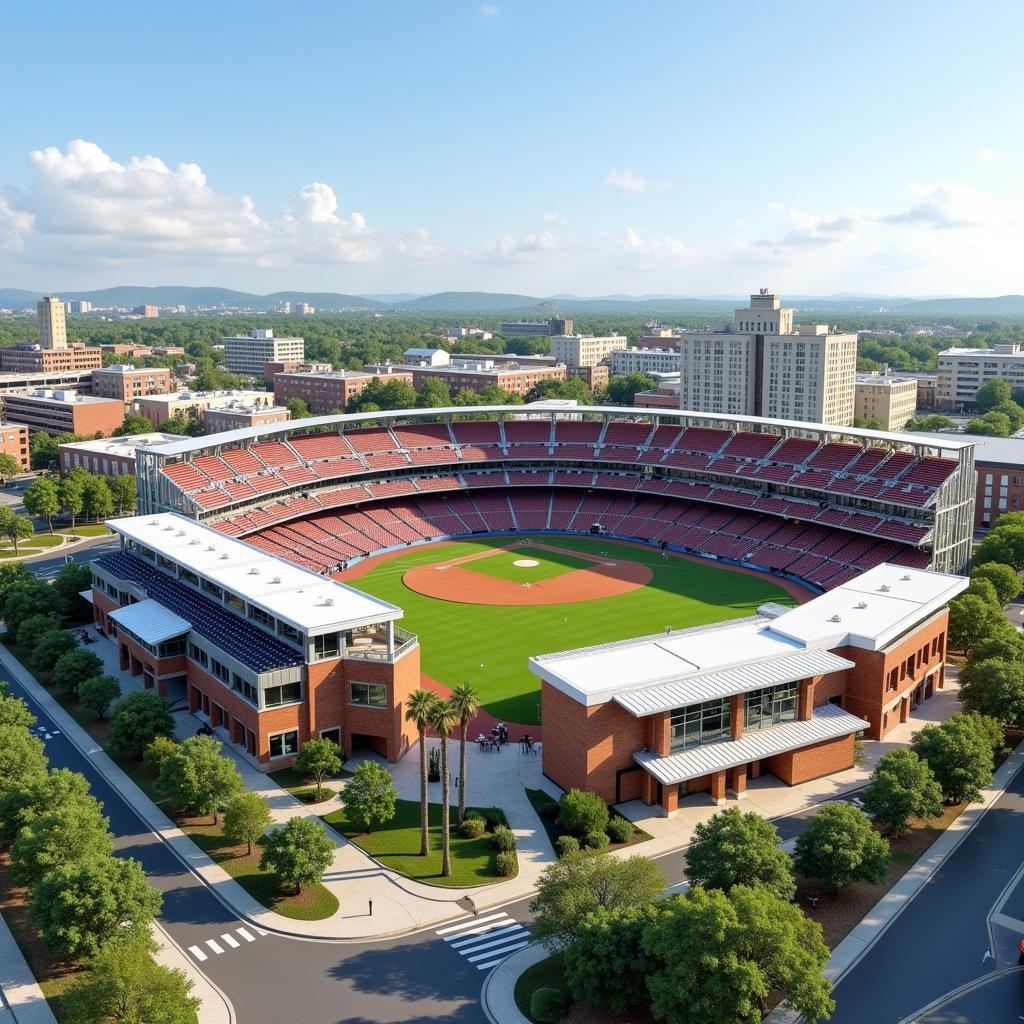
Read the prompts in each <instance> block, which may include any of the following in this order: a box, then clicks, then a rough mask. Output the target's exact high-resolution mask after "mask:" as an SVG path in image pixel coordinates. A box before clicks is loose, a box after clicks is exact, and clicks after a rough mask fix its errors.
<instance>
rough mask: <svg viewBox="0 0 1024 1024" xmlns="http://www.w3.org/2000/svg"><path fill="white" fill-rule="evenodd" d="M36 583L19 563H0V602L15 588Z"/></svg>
mask: <svg viewBox="0 0 1024 1024" xmlns="http://www.w3.org/2000/svg"><path fill="white" fill-rule="evenodd" d="M37 582H38V581H37V580H36V578H35V577H34V576H33V575H32V573H30V572H29V571H28V569H26V568H25V566H24V565H22V564H21V563H20V562H6V563H0V602H3V601H6V600H7V595H8V594H9V593H10V592H11V590H13V589H14V588H15V587H18V586H21V585H23V584H25V583H37Z"/></svg>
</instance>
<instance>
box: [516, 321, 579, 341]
mask: <svg viewBox="0 0 1024 1024" xmlns="http://www.w3.org/2000/svg"><path fill="white" fill-rule="evenodd" d="M572 326H573V325H572V321H571V320H569V319H568V318H567V317H564V316H553V317H552V318H551V319H550V320H542V321H536V320H515V321H509V322H507V323H503V324H502V325H501V333H502V334H503V335H504V336H505V337H506V338H529V337H538V336H539V337H542V338H543V337H545V336H547V337H554V336H555V335H556V334H572Z"/></svg>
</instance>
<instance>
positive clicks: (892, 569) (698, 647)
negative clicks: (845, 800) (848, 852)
mask: <svg viewBox="0 0 1024 1024" xmlns="http://www.w3.org/2000/svg"><path fill="white" fill-rule="evenodd" d="M967 583H968V581H967V579H966V578H965V577H963V576H954V575H945V574H942V573H933V572H928V571H926V570H923V569H912V568H908V567H907V566H903V565H891V564H888V563H883V564H881V565H878V566H876V567H875V568H873V569H870V570H868V571H867V572H865V573H862V574H861V575H859V576H857V577H855V578H853V579H852V580H850V581H849V582H847V583H844V584H842V585H841V586H838V587H836V588H835V589H833V590H831V591H829V592H827V593H825V594H822V595H821V596H819V597H816V598H814V599H813V600H811V601H809V602H807V603H806V604H804V605H800V606H798V607H796V608H785V607H783V606H781V605H765V606H762V607H761V608H760V609H759V610H758V614H757V615H756V616H753V617H751V618H748V619H741V620H733V621H731V622H726V623H722V624H718V625H712V626H698V627H695V628H693V629H685V630H681V631H678V632H672V631H668V632H666V633H662V634H658V635H655V636H649V637H643V638H639V639H636V640H623V641H618V642H615V643H608V644H600V645H597V646H591V647H584V648H581V649H578V650H572V651H564V652H562V653H559V654H550V655H543V656H539V657H534V658H531V659H530V670H531V671H532V672H533V673H534V674H536V675H537V676H539V677H540V679H541V707H542V713H543V719H544V731H545V735H546V736H550V735H554V736H557V737H558V741H557V742H556V743H547V742H546V743H545V744H544V774H545V775H547V776H548V778H550V779H551V780H552V781H553V782H555V783H556V784H557V785H559V786H561V787H563V788H565V789H569V788H571V787H578V788H580V789H587V790H591V791H592V792H595V793H597V794H598V795H599V796H600V797H601V798H602V799H603V800H607V801H608V802H609V803H619V802H620V801H623V800H636V799H641V800H643V801H644V803H646V804H651V805H658V806H660V807H661V809H662V813H664V814H666V815H672V814H674V813H675V812H676V810H677V809H678V805H679V801H680V799H682V798H685V797H687V796H690V795H691V794H693V793H699V792H707V793H710V795H711V797H712V799H714V800H715V801H716V802H717V803H723V802H724V801H725V800H726V796H727V793H729V792H731V793H732V794H733V795H734V796H735V797H736V798H741V797H743V796H744V794H745V793H746V789H747V782H748V780H749V779H756V778H758V777H759V776H760V775H762V774H764V773H766V772H767V773H771V774H772V775H775V776H776V777H777V778H779V779H780V780H781V781H782V782H784V783H786V784H787V785H791V786H792V785H796V784H798V783H800V782H806V781H807V780H809V779H815V778H818V777H819V776H822V775H827V774H830V773H832V772H837V771H843V770H844V769H848V768H852V767H853V764H854V757H855V752H854V742H855V738H856V737H857V736H858V735H859V734H864V735H867V736H870V737H871V738H873V739H884V738H885V737H886V736H887V735H888V734H889V732H891V730H892V729H893V728H894V727H895V726H896V725H898V724H899V723H901V722H907V721H908V720H909V718H910V714H911V712H912V711H914V710H915V709H916V708H917V707H918V706H919V705H920V704H921V703H922V702H924V701H927V700H928V699H929V698H931V697H932V696H933V695H934V694H935V693H936V692H938V691H939V690H941V689H942V688H943V685H944V682H945V655H946V627H947V622H948V619H949V612H948V610H947V608H946V605H947V603H948V602H949V600H950V599H951V598H953V597H955V596H956V595H957V594H959V593H960V592H961V591H963V590H964V589H965V588H966V586H967Z"/></svg>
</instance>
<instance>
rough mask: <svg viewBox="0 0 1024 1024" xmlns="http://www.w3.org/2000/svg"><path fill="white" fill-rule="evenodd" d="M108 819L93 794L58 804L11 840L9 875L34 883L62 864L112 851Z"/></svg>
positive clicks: (36, 818)
mask: <svg viewBox="0 0 1024 1024" xmlns="http://www.w3.org/2000/svg"><path fill="white" fill-rule="evenodd" d="M109 826H110V819H109V818H105V817H104V816H103V812H102V810H101V807H100V803H99V801H98V800H96V798H95V797H87V798H84V799H81V800H76V801H75V802H74V803H69V804H58V805H57V806H55V807H51V808H50V809H49V810H48V811H44V812H43V813H42V814H39V815H37V816H36V817H34V818H32V820H31V821H29V822H28V824H26V825H25V826H23V827H22V829H21V831H20V832H19V833H18V838H17V839H15V840H14V842H13V843H11V851H10V852H11V875H12V877H13V878H14V879H15V881H17V882H19V883H20V884H22V885H28V886H34V885H35V884H36V883H37V882H38V881H39V879H40V878H42V877H43V875H45V874H47V873H48V872H50V871H54V870H56V869H57V868H59V867H61V866H62V865H64V864H71V863H73V862H75V861H81V860H85V859H86V858H87V857H107V856H109V855H111V854H112V853H113V852H114V837H113V836H112V835H111V834H110V828H109Z"/></svg>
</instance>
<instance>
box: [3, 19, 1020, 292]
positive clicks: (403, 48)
mask: <svg viewBox="0 0 1024 1024" xmlns="http://www.w3.org/2000/svg"><path fill="white" fill-rule="evenodd" d="M119 6H123V7H124V13H125V17H124V18H122V19H118V17H117V12H118V8H119ZM190 8H192V10H191V11H190ZM872 8H874V9H875V11H876V12H878V13H881V7H880V5H869V6H868V9H867V10H864V9H860V10H858V11H857V12H852V11H851V12H840V11H834V10H823V9H819V8H816V7H815V6H813V5H810V4H804V3H798V2H792V3H788V4H786V5H784V6H783V8H781V9H775V10H773V11H772V12H771V13H760V12H755V11H751V12H746V13H745V14H744V17H743V19H742V20H740V19H738V18H736V17H735V16H734V15H733V14H732V13H731V12H729V11H727V10H724V9H723V10H709V11H695V10H688V9H687V10H683V9H677V8H676V7H675V6H674V5H669V4H655V5H651V6H649V7H647V8H645V11H644V17H643V19H640V18H636V17H635V16H634V15H632V14H631V13H630V12H627V11H624V10H619V9H617V8H615V7H614V6H612V5H610V4H599V5H596V6H593V5H587V6H586V7H583V6H582V5H579V4H566V5H562V6H560V7H559V8H557V9H554V10H549V9H547V8H546V7H544V6H542V5H540V4H536V3H529V2H523V3H510V4H500V5H488V4H484V5H481V4H475V3H465V4H457V5H451V6H450V7H446V8H444V9H443V10H440V11H436V10H426V9H423V10H421V9H418V8H417V7H416V6H415V5H411V4H397V5H389V7H388V8H387V9H378V10H372V9H370V10H334V11H326V12H325V11H323V10H321V9H319V8H315V7H314V6H312V5H309V4H299V5H297V6H295V7H294V8H293V9H292V10H291V11H290V15H289V19H288V21H287V23H284V24H280V23H278V22H277V21H276V20H274V19H272V18H270V17H269V15H268V14H267V12H261V11H260V10H258V9H257V10H256V11H255V13H253V14H252V15H251V16H249V17H247V19H246V20H242V19H241V18H240V17H239V12H238V10H236V9H235V8H234V7H233V6H232V5H226V6H224V7H220V8H218V9H216V10H211V9H208V8H203V9H202V11H201V14H200V10H199V8H198V7H197V6H194V5H192V4H186V5H185V8H184V9H183V12H182V17H181V18H180V20H175V21H167V22H162V23H160V24H159V25H158V26H156V27H155V32H156V35H155V36H154V38H158V39H159V40H160V48H161V50H163V51H164V52H166V53H167V54H170V55H175V60H179V59H181V58H184V59H181V63H180V65H179V67H180V69H181V70H182V71H185V70H186V69H187V68H189V67H192V68H196V69H201V72H200V73H187V74H180V75H177V76H176V77H174V79H173V84H171V83H170V82H169V79H168V70H167V68H166V67H163V66H161V62H160V61H154V60H153V53H152V51H151V48H150V47H148V46H145V47H144V46H138V45H135V43H136V42H137V39H136V37H135V36H134V34H133V33H132V32H131V29H130V24H131V19H130V17H128V9H127V7H126V6H124V5H117V4H114V5H112V6H111V7H110V8H108V14H107V16H106V17H104V18H101V19H96V18H92V17H90V15H89V14H88V12H86V11H83V10H76V9H75V8H74V7H73V6H72V5H69V4H64V3H54V4H51V5H50V15H51V18H53V19H54V20H56V21H58V22H59V23H60V24H61V25H62V27H63V30H62V32H61V33H59V34H56V35H55V36H54V37H53V38H52V39H51V48H50V50H49V51H48V52H49V58H50V59H48V60H46V61H40V60H38V56H37V55H36V54H35V53H32V52H31V51H29V50H17V49H16V50H15V52H13V53H12V54H11V55H10V59H9V72H10V75H11V79H12V80H16V81H18V82H20V83H21V86H22V88H21V89H20V92H19V117H18V118H17V119H15V123H12V124H11V125H10V126H9V127H8V130H7V133H6V140H7V145H6V146H5V147H4V151H3V153H2V154H0V282H2V283H3V284H4V286H9V287H22V288H39V289H43V290H51V288H52V286H53V285H56V286H58V287H67V286H68V285H73V286H74V287H77V288H92V287H103V286H109V285H114V284H152V283H154V282H155V281H167V282H173V283H178V284H200V283H203V284H216V285H219V286H223V287H233V288H241V289H244V290H251V291H257V292H259V291H264V292H265V291H271V290H274V289H278V288H283V289H287V288H298V287H302V288H308V289H324V290H333V291H341V292H347V293H352V294H360V293H365V292H371V293H380V292H392V291H402V292H417V293H428V292H434V291H442V290H484V291H498V292H525V293H530V294H541V295H550V294H558V293H562V292H571V293H576V294H583V295H600V294H605V293H628V294H647V293H669V294H677V295H702V294H721V293H730V292H731V293H736V294H743V293H744V292H746V291H747V287H748V282H749V281H750V279H751V278H752V277H754V278H758V279H763V280H770V281H771V282H772V285H773V287H775V288H776V289H778V290H779V291H782V292H787V293H790V294H800V293H802V294H831V293H834V292H837V291H852V292H868V293H881V294H887V295H936V294H961V295H963V294H984V295H995V294H1000V293H1006V292H1015V291H1020V290H1021V289H1020V286H1019V284H1018V282H1017V277H1016V274H1015V269H1014V261H1013V259H1012V253H1013V244H1014V241H1015V232H1016V229H1017V226H1018V224H1019V222H1020V219H1021V205H1020V203H1019V201H1018V200H1017V198H1016V197H1015V185H1016V181H1017V179H1018V178H1019V176H1020V161H1021V149H1020V146H1019V144H1017V143H1016V142H1015V141H1013V140H1012V139H1008V138H1007V137H1006V132H1005V124H1006V123H1007V122H1008V119H1009V117H1011V116H1012V97H1013V95H1014V93H1015V92H1016V91H1017V90H1016V88H1015V85H1019V84H1020V83H1019V79H1020V72H1019V70H1018V68H1017V62H1016V61H1015V55H1014V54H1013V52H1012V45H1013V40H1014V39H1015V38H1017V36H1018V33H1019V30H1020V28H1021V27H1022V25H1021V23H1022V22H1024V12H1021V11H1020V10H1018V9H1014V8H1010V7H1007V8H999V9H998V10H994V11H992V12H991V17H989V18H986V19H976V20H974V21H970V20H969V21H967V22H966V23H964V21H963V19H962V17H961V13H962V12H961V11H960V9H959V8H958V6H957V5H954V4H952V3H941V4H933V5H929V6H927V7H925V6H924V5H923V4H914V3H912V4H907V5H900V7H899V8H897V9H891V8H886V9H885V11H884V24H885V30H884V32H882V31H879V30H878V24H879V20H878V19H877V18H875V17H873V16H872ZM9 17H10V26H9V27H10V30H11V35H12V38H17V37H19V36H27V35H28V34H29V33H31V32H32V31H33V30H34V24H33V23H34V20H35V19H34V17H33V15H32V14H30V13H29V12H28V10H27V9H22V10H16V11H13V12H11V14H10V16H9ZM196 24H202V26H203V31H201V32H198V31H196V30H195V27H194V26H195V25H196ZM121 25H124V26H125V27H124V28H120V27H118V26H121ZM950 38H956V39H957V40H958V47H959V50H960V52H962V53H970V52H980V51H981V49H982V48H983V49H984V52H985V53H986V55H987V59H986V61H985V62H984V63H983V64H974V65H972V66H971V70H970V74H963V75H945V74H941V73H938V72H937V67H938V66H939V65H937V64H936V54H939V53H943V52H946V51H947V50H948V40H949V39H950ZM610 40H614V48H612V46H611V43H610V42H609V41H610ZM338 47H342V48H343V52H344V59H343V60H340V61H339V60H337V59H336V53H337V49H338ZM104 48H107V49H109V48H113V49H114V51H115V52H116V56H117V59H116V60H108V59H102V60H100V59H96V60H82V55H83V54H89V53H93V54H99V53H101V52H103V51H104ZM297 52H298V53H301V61H299V62H296V63H295V65H294V66H295V67H298V66H299V65H300V64H301V68H302V73H301V75H295V76H293V77H292V76H288V75H285V76H284V77H282V75H281V74H280V73H278V72H277V71H273V73H271V70H272V69H274V68H276V67H277V62H278V60H279V59H283V60H284V61H285V63H286V64H288V63H290V58H289V57H285V58H278V57H277V56H276V55H277V54H289V55H294V54H296V53H297ZM549 54H550V57H549V56H548V55H549ZM243 80H244V82H245V86H244V89H243V88H241V87H240V85H239V83H240V82H241V81H243ZM652 80H656V81H657V82H658V86H657V90H658V96H659V101H658V102H657V103H655V102H652V92H651V90H652ZM127 81H130V82H131V88H125V87H124V85H125V82H127ZM951 121H952V122H955V123H956V124H957V125H958V131H957V133H956V134H955V135H953V136H952V138H953V139H954V142H953V144H950V143H949V142H947V141H945V140H948V139H949V138H950V137H951V136H950V134H949V132H948V129H949V125H950V123H951ZM254 140H256V141H254ZM937 140H943V141H942V142H941V144H940V143H939V142H937ZM897 169H898V170H897Z"/></svg>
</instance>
